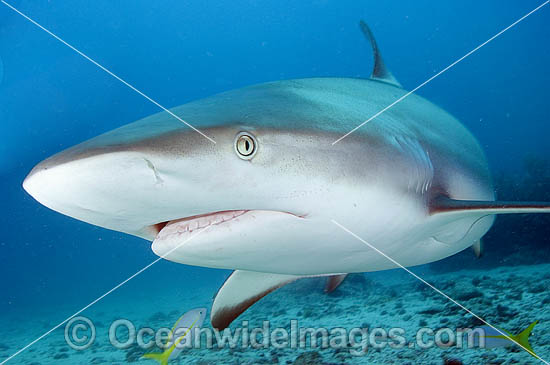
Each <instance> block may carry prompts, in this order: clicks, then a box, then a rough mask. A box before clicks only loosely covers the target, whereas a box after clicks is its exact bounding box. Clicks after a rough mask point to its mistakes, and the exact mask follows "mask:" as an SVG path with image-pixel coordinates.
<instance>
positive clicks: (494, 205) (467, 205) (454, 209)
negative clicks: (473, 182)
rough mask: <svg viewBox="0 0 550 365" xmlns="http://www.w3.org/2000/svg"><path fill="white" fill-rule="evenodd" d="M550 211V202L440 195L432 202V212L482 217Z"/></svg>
mask: <svg viewBox="0 0 550 365" xmlns="http://www.w3.org/2000/svg"><path fill="white" fill-rule="evenodd" d="M514 213H550V202H507V201H480V200H455V199H450V198H446V197H440V198H437V199H434V200H433V201H431V202H430V214H432V215H434V214H448V215H454V216H456V217H460V216H464V217H467V216H474V215H478V216H480V217H482V216H485V215H491V214H514Z"/></svg>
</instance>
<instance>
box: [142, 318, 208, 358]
mask: <svg viewBox="0 0 550 365" xmlns="http://www.w3.org/2000/svg"><path fill="white" fill-rule="evenodd" d="M205 317H206V308H197V309H192V310H190V311H189V312H187V313H185V314H184V315H183V316H181V317H180V318H179V319H178V320H177V321H176V323H175V324H174V327H172V330H171V331H170V334H169V336H168V342H167V343H166V350H165V351H164V352H163V353H149V354H145V355H143V356H142V357H144V358H146V359H153V360H156V361H158V362H159V363H160V364H161V365H167V364H168V361H171V360H174V359H175V358H177V357H178V356H179V354H180V353H181V351H182V350H183V349H184V347H185V345H186V342H187V341H192V339H193V337H194V333H195V331H196V330H197V329H199V328H200V327H201V326H202V323H203V322H204V318H205Z"/></svg>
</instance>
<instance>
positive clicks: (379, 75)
mask: <svg viewBox="0 0 550 365" xmlns="http://www.w3.org/2000/svg"><path fill="white" fill-rule="evenodd" d="M359 26H360V27H361V31H362V32H363V34H364V35H365V38H367V39H368V40H369V41H370V45H371V46H372V53H373V56H374V67H373V68H372V74H371V76H370V77H371V79H374V80H380V81H384V82H387V83H388V84H392V85H395V86H398V87H401V84H400V83H399V81H397V80H396V78H395V77H393V75H392V73H391V72H390V70H388V69H387V68H386V65H385V64H384V60H382V55H381V54H380V51H379V50H378V45H377V44H376V39H374V35H373V34H372V32H371V30H370V28H369V26H368V25H367V23H365V22H364V21H362V20H361V21H360V22H359Z"/></svg>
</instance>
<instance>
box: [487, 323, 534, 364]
mask: <svg viewBox="0 0 550 365" xmlns="http://www.w3.org/2000/svg"><path fill="white" fill-rule="evenodd" d="M538 322H539V321H535V322H533V323H531V324H530V325H529V327H527V328H526V329H524V330H523V331H521V332H520V333H518V334H517V335H513V334H511V333H510V332H508V331H505V330H502V331H501V332H502V333H505V334H506V335H508V337H507V336H504V335H503V334H502V333H501V332H499V331H497V330H495V329H494V328H492V327H490V326H481V327H480V329H482V330H483V332H484V334H485V335H484V336H483V337H484V339H485V346H483V347H484V348H486V349H493V348H496V347H506V346H511V345H517V344H520V345H521V346H522V347H523V349H524V350H525V351H527V352H528V353H529V354H531V355H532V356H534V357H535V358H537V359H539V357H538V356H537V355H536V354H535V352H534V351H533V348H532V347H531V345H530V344H529V335H530V334H531V331H533V327H535V325H536V324H537V323H538Z"/></svg>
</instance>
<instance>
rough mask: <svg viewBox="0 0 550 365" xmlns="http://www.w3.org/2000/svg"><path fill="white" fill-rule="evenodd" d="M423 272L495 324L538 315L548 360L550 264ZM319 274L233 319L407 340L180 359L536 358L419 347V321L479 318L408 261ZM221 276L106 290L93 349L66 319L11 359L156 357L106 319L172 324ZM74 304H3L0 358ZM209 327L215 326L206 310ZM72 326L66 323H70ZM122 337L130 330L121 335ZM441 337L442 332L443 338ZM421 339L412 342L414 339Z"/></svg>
mask: <svg viewBox="0 0 550 365" xmlns="http://www.w3.org/2000/svg"><path fill="white" fill-rule="evenodd" d="M413 271H415V272H418V274H419V275H420V276H422V277H424V278H425V279H426V280H427V281H429V282H430V283H432V284H433V285H434V286H435V287H437V288H439V289H441V290H442V291H443V292H445V293H446V294H447V295H449V296H450V297H452V298H454V299H456V300H457V301H458V302H460V303H461V304H463V305H464V306H465V307H467V308H469V309H470V310H472V311H473V312H474V313H476V314H477V315H479V316H480V317H482V318H484V319H485V320H486V321H488V322H489V323H491V324H493V325H495V326H497V327H499V328H501V329H505V330H508V331H510V332H512V333H517V332H518V331H519V330H522V329H524V328H525V327H527V326H528V325H529V324H530V323H531V322H533V321H535V320H539V321H540V322H539V324H538V325H537V326H536V327H535V329H534V331H533V334H532V336H531V339H530V342H531V345H532V346H533V348H534V350H535V352H536V353H537V354H538V355H539V356H540V357H541V358H543V359H549V360H550V344H548V343H547V342H546V341H545V340H544V338H545V337H546V334H547V333H549V330H550V310H546V308H548V306H549V305H550V285H549V282H550V265H532V266H513V267H500V268H497V269H491V270H475V271H458V272H453V273H446V274H433V273H430V272H429V271H427V270H426V269H424V270H422V269H419V270H415V269H413ZM323 284H324V282H323V279H305V280H301V281H298V282H296V283H294V284H291V285H288V286H287V287H284V288H282V289H280V290H278V291H276V292H274V293H273V294H271V295H269V296H267V297H265V298H264V299H262V300H261V301H260V302H259V303H257V304H256V305H254V306H253V307H252V308H250V309H249V310H248V311H246V312H245V313H244V314H243V315H242V316H241V317H239V318H238V319H237V320H236V321H235V322H234V323H233V325H232V327H235V326H236V325H239V324H242V321H243V320H246V321H248V323H247V327H248V328H250V329H251V328H254V327H260V328H261V327H262V324H263V321H265V320H269V321H270V328H271V329H273V328H275V327H283V328H289V327H290V326H291V320H296V321H297V324H298V326H299V327H315V328H318V327H325V328H328V329H333V328H335V327H343V328H347V329H351V328H355V327H361V328H365V329H366V328H368V329H373V328H376V327H379V328H382V329H385V330H386V331H387V330H389V329H391V328H395V327H399V328H402V329H403V330H404V331H405V334H404V337H405V338H406V341H407V342H406V345H405V346H404V347H403V348H399V349H395V348H392V347H391V346H390V345H389V343H388V344H387V345H386V346H385V347H383V348H374V347H372V346H369V347H368V348H367V351H366V352H363V353H361V355H360V356H356V355H354V354H352V353H353V352H355V351H353V350H354V349H358V347H357V348H354V347H353V346H351V344H349V343H346V344H343V345H342V344H341V346H339V348H319V347H317V348H311V346H309V347H307V348H298V349H296V348H294V349H293V348H274V347H270V348H261V349H255V348H251V347H245V348H243V347H242V346H240V345H238V346H237V347H236V348H233V349H231V348H228V346H226V347H224V348H221V349H219V348H217V347H215V348H214V349H207V348H199V349H188V350H184V351H183V352H182V354H181V355H180V356H179V358H178V359H177V360H176V361H173V362H172V363H174V364H177V363H181V364H188V363H189V364H203V365H206V364H221V363H224V364H225V363H227V364H277V363H278V364H366V363H368V364H445V363H447V364H460V363H462V364H519V363H521V364H538V363H541V362H540V361H539V360H537V359H535V358H533V357H532V356H530V355H529V354H528V353H527V352H525V351H524V350H522V349H520V348H519V347H517V346H511V347H507V348H497V349H491V350H488V349H480V348H457V347H456V346H452V345H451V346H448V347H446V348H440V347H432V348H428V349H420V348H418V346H417V345H416V343H415V336H416V334H417V331H418V330H419V329H420V328H423V327H429V328H432V329H433V330H434V331H436V330H438V329H440V328H443V327H448V328H450V329H451V330H452V331H454V330H455V329H456V328H466V327H470V328H474V327H476V326H479V325H481V323H480V322H479V321H478V320H476V319H475V318H474V317H473V316H472V315H471V314H469V313H467V312H465V311H464V310H463V309H461V308H459V307H458V306H456V305H455V304H453V303H452V302H450V301H449V300H448V299H446V298H444V297H443V296H441V295H440V294H438V293H437V292H435V291H434V290H432V289H431V288H429V287H427V286H426V285H425V284H423V283H421V282H419V281H418V280H417V279H415V278H413V277H412V276H410V275H409V274H408V273H406V272H404V271H402V270H392V271H389V272H381V273H369V274H364V275H363V274H356V275H352V276H350V277H349V278H348V279H347V280H346V281H345V282H344V283H343V284H342V285H341V286H340V287H339V288H338V289H337V290H336V291H335V292H333V293H331V294H329V295H327V294H324V293H323ZM216 290H217V283H216V285H212V286H208V283H205V286H203V287H202V288H201V289H200V290H193V292H192V293H189V292H186V291H185V290H184V289H183V288H182V289H181V290H179V291H168V290H163V289H161V288H154V289H148V290H141V291H140V290H136V286H135V285H134V287H133V288H128V289H127V290H121V293H118V294H116V295H115V294H113V295H112V297H108V298H105V299H104V300H103V301H101V302H99V303H98V304H96V305H95V306H93V307H91V308H90V309H88V310H86V311H85V312H83V313H82V315H83V316H85V317H87V318H89V319H90V320H91V321H92V322H93V323H94V325H95V328H96V340H95V342H94V343H93V344H92V345H91V346H90V347H89V348H87V349H85V350H81V351H76V350H74V349H72V348H71V347H70V346H69V345H68V344H67V342H66V341H65V335H64V329H65V327H64V326H61V327H60V328H58V329H57V330H55V331H53V332H52V333H51V334H49V335H48V336H46V337H45V338H43V339H42V340H41V341H38V342H37V343H36V344H34V345H33V346H31V347H30V348H28V349H27V350H26V351H24V352H22V353H21V354H19V355H18V356H17V357H15V358H13V359H12V360H10V361H9V362H8V364H27V365H38V364H71V365H75V364H126V363H140V364H155V363H156V362H154V361H152V360H146V359H141V358H140V356H141V355H142V354H143V353H144V350H142V349H141V348H139V347H138V346H137V345H132V346H131V347H129V348H127V349H118V348H115V347H114V346H112V345H111V343H110V342H109V327H110V326H111V324H112V323H113V321H115V320H117V319H121V318H124V319H128V320H130V321H132V323H133V324H134V325H135V327H136V328H137V329H139V328H141V327H144V326H146V327H151V328H153V329H158V328H160V327H171V326H172V324H173V323H174V322H175V321H176V320H177V319H178V317H179V316H180V315H181V314H183V313H184V312H185V311H187V310H189V309H192V308H196V307H207V308H208V309H210V305H211V301H212V295H213V294H214V293H215V292H216ZM76 310H78V308H73V307H70V306H67V307H66V308H65V307H58V308H43V309H38V310H37V311H33V313H32V315H29V313H25V311H21V312H17V313H4V314H3V316H2V317H1V319H0V328H1V329H3V333H0V361H2V360H5V359H6V358H7V357H8V356H10V355H11V354H13V353H14V352H16V351H17V350H18V349H20V348H21V347H23V346H24V345H25V344H28V343H29V342H30V341H32V340H34V339H35V338H37V337H38V336H39V335H41V334H42V333H44V332H45V331H47V330H48V329H50V328H51V327H53V326H54V325H55V324H57V323H59V322H61V321H62V320H63V319H64V318H66V317H67V316H69V315H70V314H71V313H74V312H75V311H76ZM203 327H210V324H209V321H208V317H207V320H206V321H205V323H204V325H203ZM69 332H70V331H69ZM121 338H122V339H124V335H121ZM444 339H445V337H444ZM415 345H416V346H415Z"/></svg>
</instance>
